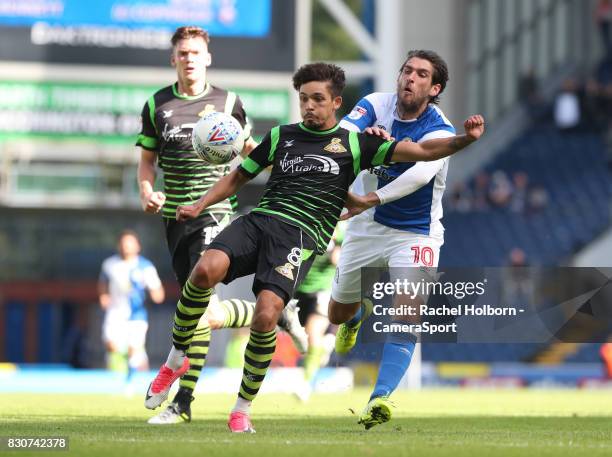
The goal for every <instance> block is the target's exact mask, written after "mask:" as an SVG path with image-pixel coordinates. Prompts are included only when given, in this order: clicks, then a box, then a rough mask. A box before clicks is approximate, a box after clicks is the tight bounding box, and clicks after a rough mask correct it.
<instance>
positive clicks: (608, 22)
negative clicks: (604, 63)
mask: <svg viewBox="0 0 612 457" xmlns="http://www.w3.org/2000/svg"><path fill="white" fill-rule="evenodd" d="M595 21H596V22H597V25H598V27H599V32H600V33H601V39H602V43H603V46H604V49H605V52H606V54H607V55H608V56H610V54H612V35H611V32H612V0H599V2H598V3H597V8H596V9H595Z"/></svg>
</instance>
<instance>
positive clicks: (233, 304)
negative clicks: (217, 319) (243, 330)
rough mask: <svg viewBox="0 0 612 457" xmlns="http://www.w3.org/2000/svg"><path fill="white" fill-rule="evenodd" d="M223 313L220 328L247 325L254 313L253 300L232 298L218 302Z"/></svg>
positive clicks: (249, 323)
mask: <svg viewBox="0 0 612 457" xmlns="http://www.w3.org/2000/svg"><path fill="white" fill-rule="evenodd" d="M219 306H220V307H221V309H223V311H224V313H225V319H224V321H223V327H222V328H240V327H249V326H250V325H251V321H252V320H253V314H254V313H255V302H252V301H247V300H241V299H239V298H232V299H231V300H223V301H221V302H219Z"/></svg>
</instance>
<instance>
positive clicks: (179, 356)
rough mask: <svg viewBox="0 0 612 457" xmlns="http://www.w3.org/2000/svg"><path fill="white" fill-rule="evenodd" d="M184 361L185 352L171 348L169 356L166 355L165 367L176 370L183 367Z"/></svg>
mask: <svg viewBox="0 0 612 457" xmlns="http://www.w3.org/2000/svg"><path fill="white" fill-rule="evenodd" d="M184 359H185V351H181V350H180V349H177V348H175V347H174V346H172V349H170V354H168V359H167V360H166V366H167V367H168V368H170V369H171V370H173V371H174V370H178V369H179V368H181V367H182V366H183V360H184Z"/></svg>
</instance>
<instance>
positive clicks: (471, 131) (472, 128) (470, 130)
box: [463, 114, 485, 141]
mask: <svg viewBox="0 0 612 457" xmlns="http://www.w3.org/2000/svg"><path fill="white" fill-rule="evenodd" d="M484 126H485V121H484V117H482V116H481V115H480V114H474V115H473V116H470V117H468V118H467V119H466V121H465V122H464V123H463V127H464V128H465V134H466V135H467V136H468V138H469V139H470V140H472V141H476V140H477V139H478V138H480V137H481V136H482V134H483V133H484Z"/></svg>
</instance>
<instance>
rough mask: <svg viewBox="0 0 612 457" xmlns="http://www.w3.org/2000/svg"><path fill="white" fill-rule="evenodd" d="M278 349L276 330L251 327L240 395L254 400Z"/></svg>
mask: <svg viewBox="0 0 612 457" xmlns="http://www.w3.org/2000/svg"><path fill="white" fill-rule="evenodd" d="M275 349H276V331H275V330H272V331H270V332H258V331H256V330H253V329H251V336H250V337H249V343H248V344H247V347H246V349H245V351H244V368H243V371H242V383H241V384H240V392H239V393H238V396H239V397H240V398H243V399H245V400H248V401H253V399H254V398H255V397H256V396H257V392H259V388H260V387H261V384H262V383H263V380H264V378H265V377H266V372H267V371H268V367H269V366H270V362H271V361H272V356H273V355H274V350H275Z"/></svg>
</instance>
